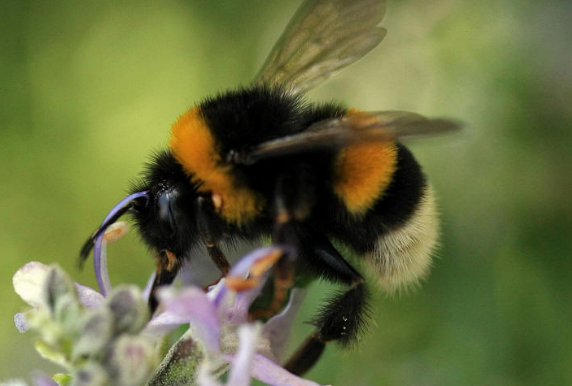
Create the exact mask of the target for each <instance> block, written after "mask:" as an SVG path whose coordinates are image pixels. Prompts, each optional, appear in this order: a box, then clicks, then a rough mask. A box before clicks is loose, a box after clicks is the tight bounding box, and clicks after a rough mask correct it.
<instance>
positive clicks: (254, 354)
mask: <svg viewBox="0 0 572 386" xmlns="http://www.w3.org/2000/svg"><path fill="white" fill-rule="evenodd" d="M117 208H119V205H118V206H117ZM108 217H109V216H108ZM106 221H107V219H106ZM127 229H128V226H127V224H126V223H123V222H120V223H116V224H106V226H105V231H103V232H100V233H98V234H96V236H95V238H96V248H95V249H94V254H95V255H96V256H94V257H95V258H96V259H97V260H98V262H97V264H95V266H96V269H97V271H96V275H97V278H98V280H97V281H98V284H99V285H100V287H101V293H100V292H98V291H96V290H94V289H92V288H89V287H86V286H82V285H80V284H77V283H74V284H73V285H72V284H71V282H69V288H72V290H69V289H68V290H66V289H65V288H66V283H65V280H63V281H62V280H60V281H61V283H60V281H58V280H55V279H53V276H54V275H56V276H57V274H59V275H60V276H62V275H63V273H61V274H60V273H58V272H60V271H61V270H58V269H56V268H53V267H50V266H47V265H44V264H42V263H38V262H31V263H28V264H26V265H25V266H24V267H22V268H21V269H20V270H18V272H16V274H15V275H14V279H13V281H14V288H15V291H16V292H17V293H18V295H20V297H21V298H22V299H23V300H24V301H26V302H27V303H28V304H29V305H30V306H32V307H33V309H32V310H30V311H27V312H25V313H19V314H16V316H15V323H16V327H17V328H18V330H20V331H21V332H23V331H26V330H27V329H28V328H29V327H30V324H29V323H28V321H29V317H30V316H31V317H32V319H31V320H32V321H33V322H34V324H33V327H35V329H36V330H38V328H39V327H38V326H44V325H45V324H44V323H45V320H44V319H45V318H46V317H45V316H44V315H47V314H46V313H45V312H43V313H42V310H46V309H57V310H56V311H58V310H59V309H63V310H64V311H65V312H67V313H68V314H69V313H70V312H75V314H73V313H72V314H70V315H72V316H73V315H76V314H77V315H78V318H80V319H82V318H83V319H82V320H83V322H82V323H83V324H82V325H81V326H83V327H81V326H80V327H77V326H75V325H74V327H73V329H75V331H76V332H75V335H73V336H74V338H73V342H74V346H73V347H72V351H71V352H70V353H68V354H67V355H68V356H67V357H66V358H67V359H66V361H64V362H61V363H60V364H62V365H64V366H65V367H67V368H68V369H70V370H73V371H72V372H73V373H74V374H75V376H80V375H82V376H89V377H104V378H105V377H108V376H114V377H115V378H114V379H116V380H118V379H119V380H120V383H121V384H132V385H138V384H143V381H144V379H143V378H137V377H135V375H136V374H138V373H137V369H138V367H139V366H140V364H144V365H145V366H149V365H151V362H150V360H151V359H150V358H151V357H150V354H149V352H150V351H154V350H155V349H154V348H153V346H150V344H152V343H151V342H159V340H160V338H161V337H163V336H165V334H167V333H169V332H170V331H172V330H174V329H176V328H177V327H179V326H181V325H184V324H189V325H190V326H189V330H188V331H187V333H186V334H185V335H183V337H182V338H181V339H180V340H179V342H178V343H184V341H185V339H187V340H188V341H189V342H191V343H192V342H194V343H192V344H193V345H195V346H197V347H198V351H196V350H195V351H193V352H190V353H188V354H187V355H189V356H190V357H189V358H188V359H187V360H188V361H190V362H189V363H191V362H193V361H197V360H199V365H198V367H197V368H195V369H194V373H193V374H191V375H190V378H189V377H188V376H187V378H185V379H191V380H192V381H194V382H196V383H198V385H200V386H210V385H212V386H219V385H221V383H220V381H219V380H218V377H219V376H220V375H221V372H225V371H227V370H228V371H229V374H228V377H227V382H226V385H229V386H247V385H250V382H251V378H252V377H253V378H256V379H259V380H261V381H262V382H265V383H267V384H269V385H276V386H277V385H300V386H316V385H317V384H316V383H315V382H312V381H309V380H305V379H302V378H300V377H298V376H295V375H293V374H291V373H289V372H288V371H286V370H285V369H284V368H282V367H281V366H280V365H279V364H278V363H279V361H280V360H281V359H282V355H283V352H284V348H285V343H286V341H287V339H288V336H289V333H290V327H291V324H292V321H293V318H294V316H295V314H296V312H297V311H298V308H299V306H300V304H301V302H302V299H303V297H304V291H303V290H301V289H296V288H295V289H293V290H292V291H291V293H290V298H289V301H288V305H287V306H286V307H285V308H284V309H283V310H282V312H281V313H279V314H277V315H275V316H274V317H272V318H270V319H269V320H268V321H267V322H266V323H265V324H262V323H260V322H254V323H251V322H249V320H248V310H249V308H250V306H251V304H252V302H253V301H254V300H255V299H256V297H257V296H258V295H259V294H260V291H261V289H262V287H263V285H264V283H265V280H266V277H267V276H268V270H269V268H271V266H272V262H273V261H275V260H272V261H270V260H271V259H269V257H272V256H274V257H276V256H278V255H279V252H281V251H282V250H281V249H280V248H277V247H267V248H259V249H256V250H255V251H253V252H251V253H249V254H248V255H246V256H244V257H243V258H242V259H240V260H239V261H238V262H237V263H236V264H234V265H233V267H232V268H231V270H230V272H229V274H228V276H227V277H228V278H229V280H235V281H236V280H239V281H240V280H250V278H249V279H247V277H248V275H249V274H252V272H253V271H252V270H253V269H254V268H256V270H257V272H258V277H256V278H255V279H256V280H254V283H255V285H254V286H252V288H249V289H247V290H242V291H238V292H235V291H234V290H232V289H231V287H229V286H228V283H227V281H226V280H225V279H221V280H220V281H219V282H218V283H217V284H216V285H214V286H211V287H210V288H209V290H208V291H207V292H205V291H204V290H203V289H202V288H200V287H197V286H192V285H190V286H184V287H182V288H180V289H178V290H176V289H174V287H167V288H162V289H160V290H159V292H158V298H159V301H160V306H159V308H158V310H159V311H158V312H157V313H156V315H155V316H154V317H153V318H152V319H151V320H150V321H148V322H147V323H145V321H144V319H141V315H145V314H146V310H144V309H143V310H142V309H141V307H142V305H144V304H145V302H146V301H147V299H148V297H149V292H150V288H151V284H152V283H153V279H154V277H151V278H150V280H149V282H148V284H147V287H146V289H145V290H144V291H143V293H142V294H141V292H140V291H139V290H136V289H135V288H133V287H127V288H123V289H117V290H114V289H113V288H112V286H111V283H110V280H109V274H108V272H107V264H106V245H107V243H108V242H113V241H115V240H116V239H117V238H119V237H121V236H122V235H123V234H124V233H125V232H126V230H127ZM269 261H270V262H269ZM260 267H263V268H262V270H261V268H260ZM54 272H55V273H54ZM261 272H262V273H261ZM64 276H65V275H64ZM50 280H51V282H50ZM68 280H69V279H68ZM50 286H51V287H50ZM52 287H53V288H52ZM60 287H61V288H60ZM47 288H48V289H47ZM50 288H51V289H50ZM47 290H48V291H52V292H53V293H55V294H56V295H57V296H56V303H57V302H58V301H59V300H58V296H59V295H58V294H59V293H61V294H63V295H65V296H67V298H70V297H71V298H73V299H75V302H76V303H77V304H79V305H80V307H83V309H84V310H87V311H89V310H93V312H92V314H88V317H85V316H81V315H83V314H82V313H81V312H84V311H81V308H80V309H77V307H75V308H74V307H71V308H70V306H69V304H72V305H73V304H74V301H72V300H73V299H72V300H66V299H67V298H65V299H64V300H66V301H63V300H62V301H60V303H61V304H60V305H58V304H55V305H54V304H47V302H46V299H47V298H50V297H47V296H46V291H47ZM58 291H59V292H58ZM103 293H105V295H106V296H107V297H106V296H104V295H103ZM63 295H62V296H63ZM52 297H53V296H52ZM70 302H71V303H70ZM50 307H51V308H50ZM54 307H55V308H54ZM58 307H59V308H58ZM68 309H71V311H69V310H68ZM98 310H103V311H105V312H103V311H98ZM106 310H111V313H110V312H109V311H106ZM58 312H59V311H58ZM52 313H53V311H52ZM38 315H40V318H42V317H43V318H44V319H41V320H40V321H39V322H38V320H37V319H38ZM66 315H67V314H65V313H64V320H69V317H67V318H68V319H65V316H66ZM34 318H36V319H34ZM110 318H111V319H110ZM72 319H73V318H72ZM50 323H52V324H51V326H52V329H54V331H55V332H49V331H48V333H46V332H45V331H43V329H44V328H43V327H41V329H42V331H41V333H43V334H44V335H43V339H44V340H46V341H47V342H48V343H50V342H56V341H57V339H58V337H60V336H61V333H62V327H58V323H62V322H61V321H58V320H56V321H52V322H50ZM69 323H73V322H68V324H69ZM75 323H76V324H77V323H79V322H75ZM110 323H111V324H110ZM48 324H49V323H48ZM54 326H55V327H54ZM66 329H69V328H67V327H65V326H64V327H63V331H64V333H65V330H66ZM78 331H79V332H78ZM46 334H48V335H47V337H46ZM58 334H60V335H58ZM78 334H79V335H78ZM68 338H69V336H68ZM106 342H107V343H106ZM177 347H178V345H177V344H176V345H175V346H173V348H172V349H171V351H172V350H176V349H177ZM94 350H95V351H94ZM133 351H141V352H145V353H147V354H145V355H140V356H137V357H132V358H130V359H129V358H127V359H122V358H123V357H124V355H125V354H124V353H126V352H133ZM93 352H99V353H107V354H105V355H107V356H108V359H104V362H102V363H101V364H98V363H96V362H93V361H92V362H89V363H88V365H84V366H83V367H82V368H79V369H78V368H75V367H74V363H75V362H74V360H75V359H74V358H82V357H85V355H91V353H93ZM99 355H101V354H98V355H96V357H98V356H99ZM193 355H194V356H195V358H193V357H192V356H193ZM47 357H49V356H47ZM50 359H52V360H53V358H50ZM177 359H178V360H180V356H178V357H177ZM169 360H171V357H169V354H168V355H167V357H166V358H165V359H164V360H163V363H162V364H161V366H160V367H159V369H158V370H157V373H156V375H155V376H154V377H153V379H159V381H160V382H161V381H163V383H164V380H165V379H167V380H172V379H174V380H176V377H177V374H176V372H175V371H173V372H171V373H169V371H167V372H164V371H163V372H162V371H161V369H164V368H169V366H168V361H169ZM166 361H167V364H165V362H166ZM102 366H103V367H102ZM103 368H105V369H103ZM129 374H134V375H129ZM143 374H145V373H143ZM72 375H73V374H72ZM139 376H140V375H139ZM128 382H131V383H128ZM160 382H159V383H160ZM159 383H157V384H159ZM45 384H46V385H48V384H49V383H45ZM150 384H151V385H152V384H154V383H153V382H151V383H150Z"/></svg>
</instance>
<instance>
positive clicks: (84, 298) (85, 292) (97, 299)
mask: <svg viewBox="0 0 572 386" xmlns="http://www.w3.org/2000/svg"><path fill="white" fill-rule="evenodd" d="M75 289H76V290H77V294H78V296H79V301H80V302H81V304H83V305H84V306H85V307H86V308H97V307H99V306H101V303H103V299H104V297H103V295H102V294H100V293H99V292H97V291H96V290H94V289H93V288H90V287H87V286H85V285H81V284H78V283H75Z"/></svg>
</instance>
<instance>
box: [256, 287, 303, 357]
mask: <svg viewBox="0 0 572 386" xmlns="http://www.w3.org/2000/svg"><path fill="white" fill-rule="evenodd" d="M305 295H306V291H304V290H303V289H301V288H292V291H290V299H289V300H288V304H287V305H286V308H284V309H283V310H282V312H281V313H279V314H277V315H274V316H273V317H272V318H270V319H269V320H268V322H266V324H265V325H264V331H263V332H262V335H263V336H264V337H266V338H267V339H269V340H270V348H271V349H272V353H273V354H274V355H275V356H276V358H277V359H278V360H280V359H282V356H283V354H284V350H285V348H286V342H287V341H288V338H289V337H290V332H291V327H292V323H293V322H294V318H295V317H296V314H297V313H298V310H299V309H300V305H301V304H302V301H303V300H304V297H305Z"/></svg>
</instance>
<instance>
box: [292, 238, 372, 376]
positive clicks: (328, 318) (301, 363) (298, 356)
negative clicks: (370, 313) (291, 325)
mask: <svg viewBox="0 0 572 386" xmlns="http://www.w3.org/2000/svg"><path fill="white" fill-rule="evenodd" d="M299 235H300V239H301V240H300V242H301V244H302V247H303V249H302V251H303V256H302V257H303V264H305V266H307V268H308V269H309V270H312V271H314V272H315V273H316V274H318V275H319V276H321V277H323V278H324V279H326V280H329V281H333V282H339V283H343V284H346V285H348V286H349V289H348V290H347V291H346V292H345V293H341V294H338V295H337V296H335V297H333V298H331V299H329V300H328V302H327V304H326V305H325V306H324V307H323V308H322V310H321V312H320V314H319V315H318V316H317V317H316V318H315V319H314V321H313V324H315V325H316V327H317V329H316V331H315V332H314V333H313V334H312V335H311V336H310V337H309V338H307V339H306V341H305V342H304V343H303V344H302V346H301V347H300V348H299V349H298V350H297V351H296V352H295V353H294V354H293V355H292V357H291V358H290V359H289V360H288V362H287V363H286V365H285V366H284V367H285V368H286V369H287V370H288V371H290V372H292V373H294V374H298V375H300V374H303V373H305V372H306V371H308V370H309V369H310V368H311V367H312V366H313V365H314V364H315V363H316V362H317V361H318V359H319V358H320V356H321V354H322V352H323V351H324V349H325V347H326V343H328V342H331V341H338V342H340V343H342V344H344V345H346V344H349V343H351V342H352V341H354V340H355V339H356V338H357V335H358V333H359V331H360V329H361V328H362V327H363V326H364V323H365V320H364V314H365V312H366V311H367V304H366V300H367V288H366V286H365V283H364V279H363V277H362V276H361V275H360V274H359V273H358V272H357V271H356V270H355V269H354V268H353V267H352V266H351V265H350V264H349V263H348V262H347V261H346V260H345V259H344V258H343V257H342V256H341V255H340V254H339V252H338V251H337V250H336V249H335V247H334V246H333V245H332V244H331V243H330V242H329V240H328V239H327V238H326V237H325V236H324V235H322V234H321V233H319V232H317V231H313V230H312V229H309V228H305V229H304V230H303V232H299Z"/></svg>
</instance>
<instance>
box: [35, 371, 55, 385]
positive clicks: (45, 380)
mask: <svg viewBox="0 0 572 386" xmlns="http://www.w3.org/2000/svg"><path fill="white" fill-rule="evenodd" d="M33 379H34V386H58V383H57V382H56V381H54V380H53V379H52V378H51V377H50V376H48V375H46V374H43V373H39V372H38V373H35V374H34V375H33Z"/></svg>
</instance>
